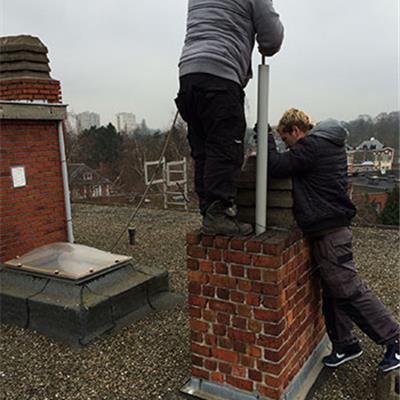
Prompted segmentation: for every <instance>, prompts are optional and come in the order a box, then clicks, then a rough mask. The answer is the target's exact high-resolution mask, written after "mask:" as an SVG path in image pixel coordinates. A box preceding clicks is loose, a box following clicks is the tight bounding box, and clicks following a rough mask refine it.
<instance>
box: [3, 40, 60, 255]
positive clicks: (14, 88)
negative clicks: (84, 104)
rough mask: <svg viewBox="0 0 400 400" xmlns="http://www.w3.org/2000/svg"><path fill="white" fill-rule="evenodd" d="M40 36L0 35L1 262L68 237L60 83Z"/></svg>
mask: <svg viewBox="0 0 400 400" xmlns="http://www.w3.org/2000/svg"><path fill="white" fill-rule="evenodd" d="M47 52H48V51H47V48H46V46H45V45H44V44H43V43H42V42H41V41H40V40H39V39H38V38H36V37H32V36H26V35H21V36H9V37H2V38H0V53H1V58H0V220H1V225H0V243H1V244H0V261H1V262H4V261H6V260H9V259H11V258H14V257H16V256H18V255H22V254H24V253H26V252H28V251H30V250H32V249H34V248H36V247H38V246H41V245H45V244H49V243H53V242H57V241H66V240H67V233H66V214H65V202H64V190H63V179H62V168H61V157H60V147H59V136H58V128H59V123H60V121H62V120H63V119H64V118H65V106H64V105H62V104H61V89H60V82H59V81H57V80H54V79H52V78H51V77H50V67H49V60H48V58H47Z"/></svg>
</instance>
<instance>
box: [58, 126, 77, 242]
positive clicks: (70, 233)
mask: <svg viewBox="0 0 400 400" xmlns="http://www.w3.org/2000/svg"><path fill="white" fill-rule="evenodd" d="M58 142H59V145H60V157H61V174H62V180H63V187H64V202H65V217H66V220H67V235H68V236H67V237H68V242H69V243H74V232H73V229H72V213H71V200H70V197H69V185H68V169H67V158H66V156H65V143H64V132H63V125H62V121H60V122H59V123H58Z"/></svg>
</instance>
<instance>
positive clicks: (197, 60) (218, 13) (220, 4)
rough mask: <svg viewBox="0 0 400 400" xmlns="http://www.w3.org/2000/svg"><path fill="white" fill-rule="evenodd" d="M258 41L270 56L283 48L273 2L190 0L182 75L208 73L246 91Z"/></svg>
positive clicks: (256, 0)
mask: <svg viewBox="0 0 400 400" xmlns="http://www.w3.org/2000/svg"><path fill="white" fill-rule="evenodd" d="M255 40H257V42H258V45H259V47H260V48H262V49H263V50H264V52H265V53H266V54H267V55H269V56H272V55H274V54H275V53H277V52H278V51H279V49H280V47H281V44H282V41H283V26H282V24H281V22H280V20H279V15H278V14H277V13H276V12H275V10H274V8H273V5H272V1H271V0H189V9H188V18H187V32H186V38H185V44H184V47H183V50H182V56H181V59H180V62H179V75H180V77H182V76H184V75H188V74H193V73H206V74H211V75H214V76H218V77H221V78H225V79H229V80H231V81H234V82H236V83H238V84H239V85H241V86H242V87H245V86H246V85H247V83H248V81H249V80H250V78H251V77H252V68H251V55H252V52H253V48H254V43H255Z"/></svg>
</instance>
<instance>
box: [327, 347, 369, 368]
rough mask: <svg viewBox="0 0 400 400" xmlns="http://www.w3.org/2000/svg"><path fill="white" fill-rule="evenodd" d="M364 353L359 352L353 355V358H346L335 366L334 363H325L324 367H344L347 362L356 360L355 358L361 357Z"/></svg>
mask: <svg viewBox="0 0 400 400" xmlns="http://www.w3.org/2000/svg"><path fill="white" fill-rule="evenodd" d="M362 353H363V351H362V350H361V351H360V352H358V353H356V354H353V355H351V356H348V357H345V358H343V359H342V360H340V361H338V362H336V363H334V364H333V363H329V362H328V363H326V362H324V365H325V366H326V367H329V368H335V367H338V366H339V365H342V364H344V363H346V362H347V361H351V360H354V359H355V358H358V357H360V356H361V354H362Z"/></svg>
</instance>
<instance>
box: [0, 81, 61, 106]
mask: <svg viewBox="0 0 400 400" xmlns="http://www.w3.org/2000/svg"><path fill="white" fill-rule="evenodd" d="M0 100H26V101H45V102H48V103H61V102H62V100H61V86H60V82H59V81H57V80H54V79H33V78H18V79H4V80H0Z"/></svg>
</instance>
